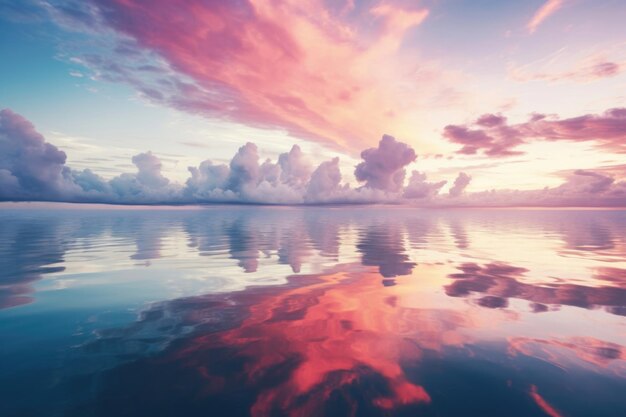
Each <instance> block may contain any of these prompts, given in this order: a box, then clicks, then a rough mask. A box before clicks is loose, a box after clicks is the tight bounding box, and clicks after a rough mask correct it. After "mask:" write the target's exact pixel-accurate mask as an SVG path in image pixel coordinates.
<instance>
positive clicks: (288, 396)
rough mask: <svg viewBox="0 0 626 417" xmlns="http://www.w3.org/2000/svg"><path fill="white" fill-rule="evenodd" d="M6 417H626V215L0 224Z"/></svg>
mask: <svg viewBox="0 0 626 417" xmlns="http://www.w3.org/2000/svg"><path fill="white" fill-rule="evenodd" d="M0 397H1V400H0V415H2V416H80V417H85V416H103V417H104V416H106V417H114V416H151V417H152V416H227V417H231V416H232V417H234V416H247V415H253V416H344V415H345V416H378V415H406V416H417V415H419V416H481V417H485V416H495V417H514V416H521V417H522V416H523V417H532V416H549V417H557V416H581V417H589V416H615V417H618V416H619V417H622V416H626V212H625V211H575V210H570V211H556V210H549V211H531V210H527V211H524V210H500V211H497V210H450V211H425V210H416V209H404V208H388V207H386V208H353V207H350V208H301V209H300V208H259V207H214V208H196V209H154V208H153V209H106V208H74V209H68V208H63V207H56V208H54V209H48V210H43V209H41V208H30V209H20V210H17V209H15V208H10V207H9V208H7V207H6V206H5V207H4V208H2V209H0Z"/></svg>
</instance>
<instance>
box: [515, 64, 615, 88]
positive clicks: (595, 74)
mask: <svg viewBox="0 0 626 417" xmlns="http://www.w3.org/2000/svg"><path fill="white" fill-rule="evenodd" d="M624 71H626V62H623V61H612V60H607V59H595V60H593V61H591V62H588V61H586V62H582V63H579V64H575V65H572V66H571V67H570V68H569V69H567V70H560V71H559V70H556V71H555V70H552V71H551V70H549V69H541V70H533V69H532V67H531V66H528V65H526V66H522V67H512V68H510V69H509V76H510V78H511V79H513V80H514V81H519V82H527V81H547V82H551V83H556V82H563V81H574V82H579V83H588V82H592V81H596V80H601V79H604V78H610V77H614V76H616V75H619V74H621V73H622V72H624Z"/></svg>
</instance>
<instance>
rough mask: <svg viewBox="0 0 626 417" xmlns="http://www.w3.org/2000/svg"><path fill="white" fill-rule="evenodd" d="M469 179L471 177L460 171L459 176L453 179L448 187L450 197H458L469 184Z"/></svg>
mask: <svg viewBox="0 0 626 417" xmlns="http://www.w3.org/2000/svg"><path fill="white" fill-rule="evenodd" d="M471 180H472V177H470V176H469V175H467V174H466V173H465V172H460V173H459V176H458V177H456V179H455V180H454V184H453V185H452V188H450V197H458V196H460V195H461V194H463V191H465V188H466V187H467V186H468V185H469V183H470V181H471Z"/></svg>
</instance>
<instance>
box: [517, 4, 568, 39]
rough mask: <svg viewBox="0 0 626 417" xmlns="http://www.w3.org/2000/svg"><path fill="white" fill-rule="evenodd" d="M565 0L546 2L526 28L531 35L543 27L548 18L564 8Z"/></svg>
mask: <svg viewBox="0 0 626 417" xmlns="http://www.w3.org/2000/svg"><path fill="white" fill-rule="evenodd" d="M563 3H564V0H548V1H546V2H545V3H544V4H543V5H542V6H541V7H540V8H539V9H538V10H537V11H536V12H535V14H534V15H533V17H532V18H531V19H530V21H529V22H528V24H527V25H526V28H527V29H528V32H529V33H534V32H535V31H536V30H537V28H538V27H539V25H541V24H542V23H543V22H544V21H545V20H546V19H547V18H548V17H550V16H551V15H552V14H554V13H555V12H556V11H557V10H559V9H560V8H561V6H563Z"/></svg>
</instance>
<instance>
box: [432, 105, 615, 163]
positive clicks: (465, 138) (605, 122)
mask: <svg viewBox="0 0 626 417" xmlns="http://www.w3.org/2000/svg"><path fill="white" fill-rule="evenodd" d="M443 136H444V137H445V138H447V139H448V140H449V141H450V142H453V143H458V144H460V145H463V146H462V148H461V149H459V150H458V151H457V153H460V154H466V155H473V154H477V153H479V152H481V153H484V154H485V155H488V156H493V157H505V156H511V155H519V154H521V153H523V152H521V151H520V150H518V149H517V147H518V146H520V145H522V144H524V143H528V142H530V141H533V140H547V141H561V140H565V141H576V142H594V143H595V144H597V146H599V147H602V148H605V149H607V150H609V151H612V152H617V153H626V108H615V109H609V110H607V111H605V112H604V113H603V114H586V115H583V116H578V117H572V118H569V119H558V118H556V117H550V116H546V115H543V114H534V115H533V116H532V117H531V118H530V120H528V121H527V122H524V123H519V124H514V125H509V124H508V123H507V119H506V118H505V117H503V116H501V115H493V114H486V115H483V116H481V117H479V118H478V119H477V120H476V121H474V122H473V123H470V124H466V125H448V126H446V127H445V128H444V131H443Z"/></svg>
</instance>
